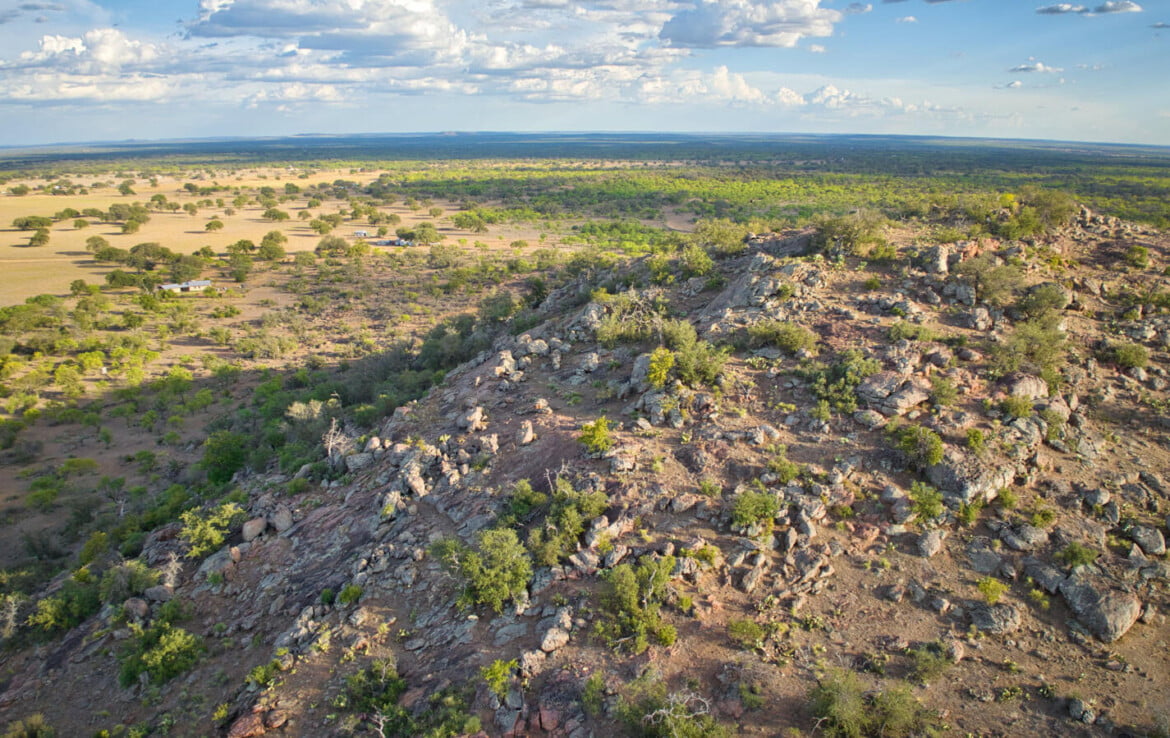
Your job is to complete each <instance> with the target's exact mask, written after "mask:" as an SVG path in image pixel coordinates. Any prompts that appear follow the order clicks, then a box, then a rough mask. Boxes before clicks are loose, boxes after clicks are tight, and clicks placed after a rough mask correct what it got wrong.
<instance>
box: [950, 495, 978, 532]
mask: <svg viewBox="0 0 1170 738" xmlns="http://www.w3.org/2000/svg"><path fill="white" fill-rule="evenodd" d="M982 510H983V501H982V500H973V501H972V502H970V503H967V502H962V503H960V504H959V512H958V513H957V514H956V516H955V517H956V518H957V519H958V521H959V525H961V526H963V527H964V528H970V527H971V526H973V525H975V522H976V521H977V520H979V513H980V512H982Z"/></svg>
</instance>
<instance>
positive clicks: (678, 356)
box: [662, 320, 729, 387]
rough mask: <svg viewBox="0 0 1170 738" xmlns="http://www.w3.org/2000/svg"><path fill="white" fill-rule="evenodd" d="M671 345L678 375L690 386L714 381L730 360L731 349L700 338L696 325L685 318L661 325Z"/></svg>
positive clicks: (666, 339) (664, 336)
mask: <svg viewBox="0 0 1170 738" xmlns="http://www.w3.org/2000/svg"><path fill="white" fill-rule="evenodd" d="M662 336H663V339H664V340H665V341H666V345H667V347H668V348H670V349H671V350H673V351H674V371H675V375H676V376H677V377H678V378H679V379H680V380H682V382H683V384H686V385H687V386H690V387H697V386H700V385H714V384H715V383H716V381H718V379H719V375H720V373H721V372H722V371H723V365H724V364H726V363H727V356H728V353H729V350H728V349H726V348H716V347H715V346H714V345H713V344H711V343H710V342H708V341H700V340H699V336H698V333H696V332H695V327H694V326H693V325H691V324H690V323H688V322H687V321H685V320H674V321H668V322H667V323H666V324H664V325H663V327H662Z"/></svg>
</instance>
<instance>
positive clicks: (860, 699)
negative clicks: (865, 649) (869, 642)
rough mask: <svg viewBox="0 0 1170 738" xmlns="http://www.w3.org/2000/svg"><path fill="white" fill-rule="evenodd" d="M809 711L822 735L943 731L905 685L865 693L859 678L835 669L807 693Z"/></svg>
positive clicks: (892, 737) (885, 737)
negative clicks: (816, 721)
mask: <svg viewBox="0 0 1170 738" xmlns="http://www.w3.org/2000/svg"><path fill="white" fill-rule="evenodd" d="M809 703H810V704H809V707H810V711H811V712H812V714H813V717H815V718H816V719H817V720H818V721H819V723H818V724H819V726H820V729H821V731H822V733H823V735H825V736H833V737H835V738H868V737H869V736H874V737H876V736H881V737H882V738H905V737H908V736H936V735H941V734H942V726H941V725H940V723H939V721H938V717H937V715H936V714H935V713H934V712H933V711H931V710H928V709H927V708H926V707H924V706H923V705H922V703H920V702H919V701H918V700H917V699H916V698H915V697H914V695H913V693H911V691H910V689H909V687H906V686H905V685H900V686H895V687H892V688H890V689H888V690H886V691H884V692H868V691H866V689H865V686H864V685H863V684H862V682H861V679H860V677H858V676H857V675H856V674H853V673H852V672H848V671H844V670H840V669H835V670H832V671H830V672H828V673H827V674H825V675H824V676H822V677H821V678H820V679H819V680H818V681H817V685H816V686H815V687H813V688H812V690H811V691H810V692H809Z"/></svg>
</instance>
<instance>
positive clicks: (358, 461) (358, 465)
mask: <svg viewBox="0 0 1170 738" xmlns="http://www.w3.org/2000/svg"><path fill="white" fill-rule="evenodd" d="M373 463H374V455H373V454H372V453H360V454H350V455H349V456H346V457H345V468H346V470H347V471H351V472H355V471H361V470H362V469H365V468H367V467H369V466H370V465H371V464H373Z"/></svg>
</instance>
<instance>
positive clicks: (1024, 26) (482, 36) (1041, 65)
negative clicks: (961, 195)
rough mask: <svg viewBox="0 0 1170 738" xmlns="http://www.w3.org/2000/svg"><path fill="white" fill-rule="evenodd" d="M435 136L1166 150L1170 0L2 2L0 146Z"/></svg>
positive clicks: (1169, 107)
mask: <svg viewBox="0 0 1170 738" xmlns="http://www.w3.org/2000/svg"><path fill="white" fill-rule="evenodd" d="M444 130H462V131H474V130H511V131H524V130H540V131H554V130H586V131H614V130H618V131H620V130H639V131H659V130H661V131H728V132H732V131H757V132H813V133H893V134H927V135H948V136H981V137H1010V138H1035V139H1066V140H1081V141H1102V142H1131V143H1150V144H1161V145H1170V2H1167V0H1143V2H1141V3H1138V2H1135V1H1134V0H1096V1H1094V2H1090V3H1088V4H1085V5H1081V4H1080V3H1073V2H1066V3H1061V2H1049V1H1048V0H1040V1H1039V2H1036V1H1029V0H896V1H893V2H891V1H890V0H871V2H847V1H846V0H771V1H765V0H599V1H592V0H589V1H584V2H574V0H488V1H487V2H482V1H477V2H473V1H471V0H183V1H180V2H157V1H155V2H149V1H148V0H120V1H114V0H105V1H103V0H0V145H23V144H38V143H51V142H76V141H93V140H122V139H132V138H133V139H160V138H182V137H204V136H235V135H239V136H253V135H286V134H296V133H309V132H312V133H358V132H397V131H444Z"/></svg>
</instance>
